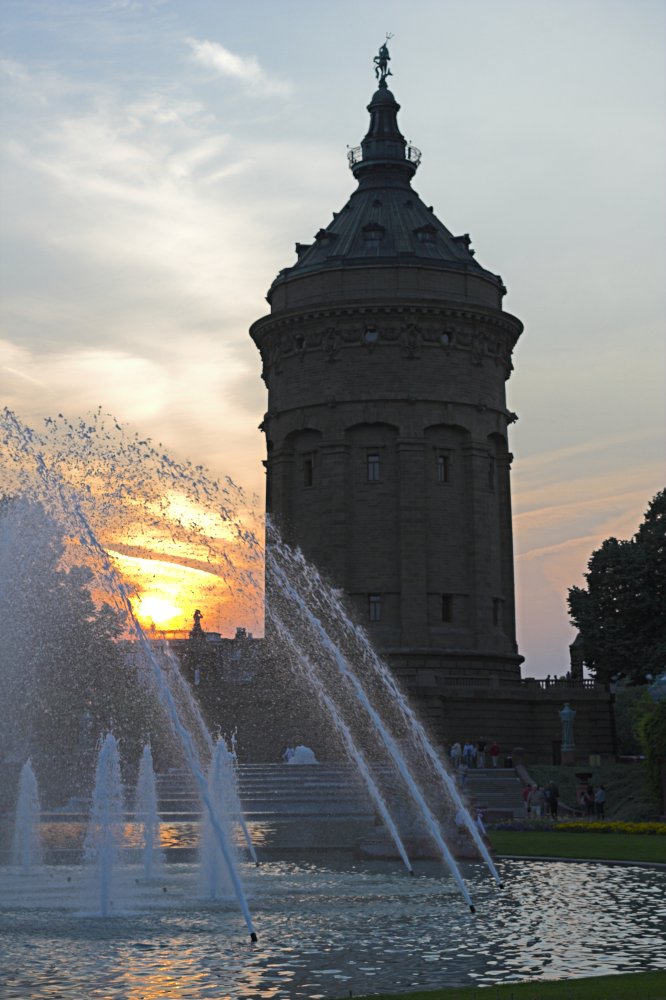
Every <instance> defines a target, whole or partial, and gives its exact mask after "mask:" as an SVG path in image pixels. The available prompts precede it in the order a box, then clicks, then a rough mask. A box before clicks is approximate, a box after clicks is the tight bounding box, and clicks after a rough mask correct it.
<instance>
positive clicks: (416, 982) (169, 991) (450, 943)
mask: <svg viewBox="0 0 666 1000" xmlns="http://www.w3.org/2000/svg"><path fill="white" fill-rule="evenodd" d="M500 868H501V874H502V876H503V878H504V881H505V885H506V886H507V888H505V889H504V890H501V891H500V890H497V889H495V887H494V886H493V884H492V883H491V882H490V881H489V879H488V878H487V875H486V873H485V872H484V870H483V869H482V868H481V866H477V865H468V866H466V871H465V877H466V878H468V879H469V881H470V883H471V885H472V887H473V890H474V896H475V900H476V902H477V908H478V912H477V915H476V916H472V915H470V914H469V913H467V912H466V910H465V907H464V906H463V905H462V904H461V902H460V900H459V898H458V895H457V893H456V889H455V885H454V884H453V883H452V881H451V880H450V879H449V878H447V877H442V875H441V869H440V868H439V867H437V866H436V865H431V864H425V863H424V864H421V865H419V866H418V867H417V877H416V878H409V877H408V876H406V875H404V874H403V872H402V870H400V869H398V866H397V865H391V864H389V863H377V864H373V865H371V866H369V865H363V864H356V863H352V862H351V861H349V860H348V859H342V858H340V857H338V858H337V859H336V858H333V857H332V856H331V855H327V856H326V857H325V858H323V859H319V860H317V862H316V863H315V862H299V863H287V862H284V861H282V862H275V863H265V864H263V865H262V866H261V868H259V869H255V868H254V867H251V866H247V867H245V868H244V870H243V877H244V880H245V883H246V886H247V890H248V895H249V896H250V898H251V904H252V908H253V913H254V916H255V921H256V924H257V929H258V931H259V944H258V945H256V946H254V947H252V946H251V945H250V944H249V942H248V940H247V935H246V934H245V929H244V926H243V925H242V922H241V919H240V917H239V914H238V911H237V907H236V904H235V902H234V901H233V900H231V899H230V900H229V901H228V902H225V901H222V902H221V903H215V904H213V903H208V902H203V901H201V900H197V898H196V894H197V873H196V868H195V866H194V865H189V864H188V865H185V864H176V865H171V866H169V867H168V868H167V870H166V873H165V874H164V876H163V878H161V879H160V880H159V881H158V882H152V883H146V882H145V881H143V880H142V879H141V878H140V877H138V876H139V874H140V869H139V868H138V867H136V868H133V867H132V866H128V868H127V870H126V878H127V882H128V886H129V887H131V890H132V891H131V892H129V893H128V896H127V910H126V912H125V913H124V914H123V915H122V916H118V917H115V918H111V919H106V920H103V919H97V918H90V917H86V918H85V919H83V918H81V917H80V916H78V915H77V913H78V907H79V906H80V903H79V898H80V897H79V884H80V881H81V871H80V869H78V868H75V867H68V866H58V867H56V868H48V869H45V870H44V871H43V872H42V873H40V874H39V875H34V876H29V877H27V878H26V877H22V876H21V875H20V874H19V873H18V872H16V871H9V870H7V869H5V870H3V872H2V874H0V896H1V898H2V900H3V903H4V909H3V911H2V912H0V952H2V953H3V954H4V956H5V961H4V963H3V965H4V968H5V970H7V971H6V974H5V987H4V988H5V990H6V992H5V993H3V994H2V995H3V997H4V996H5V995H6V996H7V997H14V998H21V1000H24V998H25V997H27V996H30V997H31V998H34V1000H46V998H47V997H49V998H50V997H53V996H56V995H57V996H60V997H63V998H67V1000H73V998H74V997H77V998H78V997H80V996H82V995H91V985H92V984H94V987H95V995H99V996H104V997H105V998H108V1000H120V998H129V1000H157V998H158V997H159V998H167V1000H168V998H179V1000H184V998H187V1000H200V998H201V1000H203V998H207V997H210V998H213V997H215V998H220V997H225V996H233V997H247V998H249V997H266V998H274V1000H283V998H284V1000H286V998H316V997H324V996H326V997H333V996H347V995H348V993H349V991H350V990H351V991H352V993H354V994H356V995H359V994H364V993H372V992H380V991H383V990H387V991H399V990H407V989H409V988H420V989H428V988H434V987H436V986H440V985H446V984H449V985H454V984H463V983H464V984H477V985H488V984H491V983H493V982H507V981H519V980H524V979H542V978H546V979H554V978H558V977H561V976H567V977H572V976H573V977H575V976H590V975H595V974H602V973H611V972H620V971H632V970H633V971H636V970H639V969H648V968H662V969H666V872H662V871H653V870H649V869H640V868H639V867H631V868H619V867H606V866H603V865H593V864H576V865H570V864H563V863H539V862H534V863H519V862H509V861H507V862H503V863H502V864H501V865H500Z"/></svg>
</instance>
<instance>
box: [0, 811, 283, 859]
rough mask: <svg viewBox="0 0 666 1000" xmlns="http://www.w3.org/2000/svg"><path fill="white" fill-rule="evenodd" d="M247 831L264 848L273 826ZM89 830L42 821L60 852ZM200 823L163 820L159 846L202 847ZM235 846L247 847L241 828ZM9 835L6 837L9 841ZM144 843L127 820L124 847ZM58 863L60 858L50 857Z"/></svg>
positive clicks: (45, 838)
mask: <svg viewBox="0 0 666 1000" xmlns="http://www.w3.org/2000/svg"><path fill="white" fill-rule="evenodd" d="M247 826H248V830H249V833H250V836H251V838H252V843H253V844H254V846H255V847H264V846H266V844H267V843H268V841H269V840H270V837H271V833H272V832H273V831H272V827H271V825H270V824H269V823H265V822H262V823H251V822H250V823H248V824H247ZM86 829H87V820H86V821H82V820H80V819H74V820H70V819H45V820H42V822H41V823H40V836H41V841H42V844H43V846H44V848H45V849H46V850H47V851H52V852H58V851H66V852H68V853H70V852H71V851H80V850H81V849H82V847H83V841H84V839H85V835H86ZM199 832H200V824H199V821H198V819H193V820H186V821H183V820H172V821H169V820H161V821H160V846H161V848H162V849H163V850H165V849H174V850H178V849H181V848H183V849H187V850H193V849H195V848H197V847H198V846H199ZM234 836H235V840H236V846H237V847H240V848H244V847H245V838H244V837H243V834H242V831H241V830H240V829H238V828H237V829H235V830H234ZM8 837H9V834H7V836H6V837H5V839H6V840H7V839H8ZM142 844H143V827H142V826H141V824H140V823H135V822H127V823H125V829H124V845H125V847H131V848H134V847H141V846H142ZM51 860H52V861H54V862H57V857H53V858H52V859H51Z"/></svg>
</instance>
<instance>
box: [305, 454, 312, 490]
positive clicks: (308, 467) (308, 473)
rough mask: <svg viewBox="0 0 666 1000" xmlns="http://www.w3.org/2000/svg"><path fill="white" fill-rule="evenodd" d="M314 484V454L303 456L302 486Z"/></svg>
mask: <svg viewBox="0 0 666 1000" xmlns="http://www.w3.org/2000/svg"><path fill="white" fill-rule="evenodd" d="M313 485H314V456H313V455H304V456H303V486H313Z"/></svg>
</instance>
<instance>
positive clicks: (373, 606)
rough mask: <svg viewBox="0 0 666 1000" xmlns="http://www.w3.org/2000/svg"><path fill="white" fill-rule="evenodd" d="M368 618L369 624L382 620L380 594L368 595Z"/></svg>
mask: <svg viewBox="0 0 666 1000" xmlns="http://www.w3.org/2000/svg"><path fill="white" fill-rule="evenodd" d="M368 618H369V619H370V621H371V622H380V621H381V620H382V596H381V594H368Z"/></svg>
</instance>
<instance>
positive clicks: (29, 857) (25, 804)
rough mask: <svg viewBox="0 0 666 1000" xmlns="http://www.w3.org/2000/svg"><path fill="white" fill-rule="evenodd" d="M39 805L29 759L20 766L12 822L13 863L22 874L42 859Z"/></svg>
mask: <svg viewBox="0 0 666 1000" xmlns="http://www.w3.org/2000/svg"><path fill="white" fill-rule="evenodd" d="M40 813H41V807H40V805H39V790H38V788H37V778H36V777H35V772H34V771H33V769H32V764H31V762H30V761H29V760H27V761H26V762H25V764H24V765H23V767H22V768H21V777H20V779H19V789H18V799H17V804H16V820H15V824H14V848H13V851H12V860H13V863H14V864H15V865H17V866H20V868H21V871H22V872H23V874H24V875H27V874H28V873H29V872H30V871H32V870H33V869H34V868H35V866H37V865H39V864H41V861H42V845H41V838H40V834H39V820H40Z"/></svg>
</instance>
